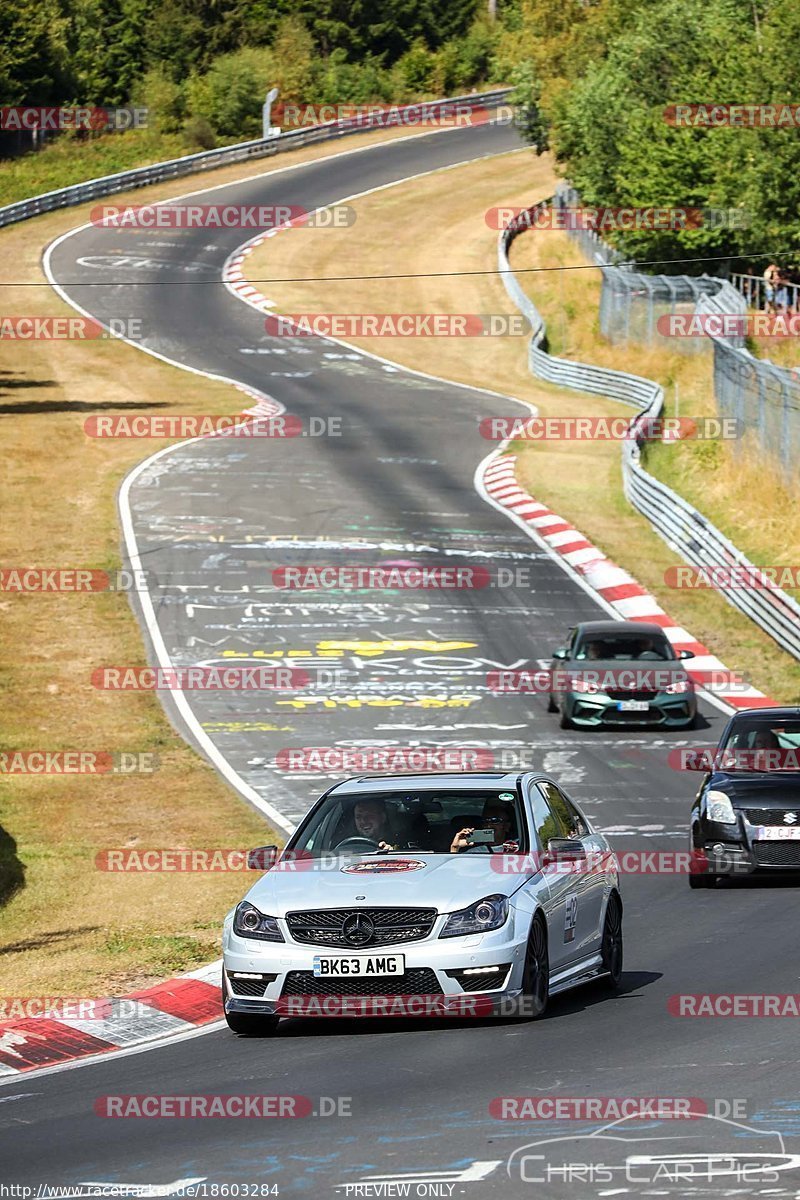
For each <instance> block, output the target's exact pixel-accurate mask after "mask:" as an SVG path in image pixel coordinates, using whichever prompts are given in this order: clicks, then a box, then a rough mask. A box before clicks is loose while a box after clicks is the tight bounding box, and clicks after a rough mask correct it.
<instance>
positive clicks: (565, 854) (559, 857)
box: [542, 838, 586, 867]
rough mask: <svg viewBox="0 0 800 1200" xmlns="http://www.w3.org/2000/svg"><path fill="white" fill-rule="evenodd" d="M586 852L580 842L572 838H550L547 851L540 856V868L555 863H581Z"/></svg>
mask: <svg viewBox="0 0 800 1200" xmlns="http://www.w3.org/2000/svg"><path fill="white" fill-rule="evenodd" d="M585 858H586V851H585V849H584V847H583V845H582V843H581V842H575V841H573V840H572V838H550V841H549V842H548V843H547V849H546V850H545V852H544V854H543V855H542V866H543V867H550V866H553V865H554V864H556V863H574V862H583V861H584V860H585Z"/></svg>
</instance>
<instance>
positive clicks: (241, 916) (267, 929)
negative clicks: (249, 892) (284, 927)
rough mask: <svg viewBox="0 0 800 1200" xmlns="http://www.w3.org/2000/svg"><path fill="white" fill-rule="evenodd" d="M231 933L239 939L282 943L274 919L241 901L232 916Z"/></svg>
mask: <svg viewBox="0 0 800 1200" xmlns="http://www.w3.org/2000/svg"><path fill="white" fill-rule="evenodd" d="M233 932H234V933H237V934H238V935H239V937H246V938H258V939H259V941H262V942H282V941H283V940H284V939H283V934H282V933H281V931H280V929H279V928H278V922H277V920H276V919H275V917H268V916H267V915H266V913H262V912H259V910H258V909H257V908H256V906H255V905H254V904H249V903H248V901H247V900H242V902H241V904H237V905H236V911H235V912H234V914H233Z"/></svg>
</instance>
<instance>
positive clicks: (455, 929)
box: [439, 896, 508, 938]
mask: <svg viewBox="0 0 800 1200" xmlns="http://www.w3.org/2000/svg"><path fill="white" fill-rule="evenodd" d="M507 919H508V897H507V896H485V897H484V898H483V900H478V901H476V903H475V904H471V905H470V906H469V908H462V909H461V910H460V911H459V912H454V913H450V916H449V917H448V918H447V920H446V921H445V925H444V929H443V930H442V932H441V933H440V934H439V937H440V938H444V937H463V936H464V935H466V934H468V933H488V932H489V930H490V929H499V928H500V926H501V925H505V923H506V920H507Z"/></svg>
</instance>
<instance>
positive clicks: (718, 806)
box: [706, 788, 736, 825]
mask: <svg viewBox="0 0 800 1200" xmlns="http://www.w3.org/2000/svg"><path fill="white" fill-rule="evenodd" d="M706 812H707V814H708V819H709V821H718V822H719V823H720V825H735V824H736V813H735V812H734V811H733V805H732V804H731V801H730V797H729V796H726V795H725V793H724V792H718V791H716V790H715V789H714V788H712V789H711V791H709V792H706Z"/></svg>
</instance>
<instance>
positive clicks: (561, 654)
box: [553, 646, 569, 659]
mask: <svg viewBox="0 0 800 1200" xmlns="http://www.w3.org/2000/svg"><path fill="white" fill-rule="evenodd" d="M553 658H562V659H563V658H569V650H568V649H567V647H566V646H559V647H558V649H557V650H554V651H553Z"/></svg>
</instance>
